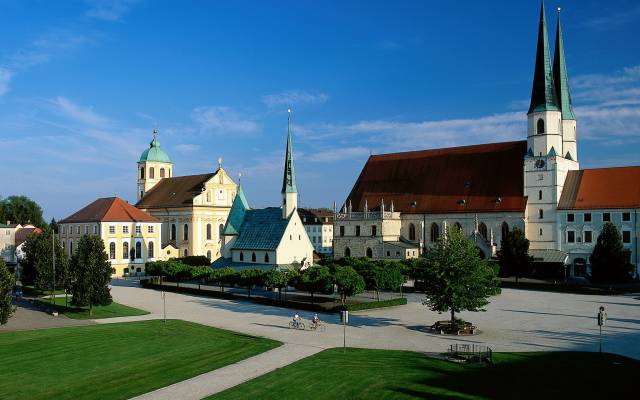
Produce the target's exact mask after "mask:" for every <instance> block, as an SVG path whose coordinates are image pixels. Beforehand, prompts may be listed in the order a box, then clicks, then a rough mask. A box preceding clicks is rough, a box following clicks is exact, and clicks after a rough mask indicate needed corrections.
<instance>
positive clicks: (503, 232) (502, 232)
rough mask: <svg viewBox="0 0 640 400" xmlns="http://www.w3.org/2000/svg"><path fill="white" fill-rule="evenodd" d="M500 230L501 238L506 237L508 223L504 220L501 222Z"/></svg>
mask: <svg viewBox="0 0 640 400" xmlns="http://www.w3.org/2000/svg"><path fill="white" fill-rule="evenodd" d="M500 232H501V234H502V236H501V239H504V238H506V237H507V235H508V234H509V224H507V222H506V221H505V222H503V223H502V227H501V228H500Z"/></svg>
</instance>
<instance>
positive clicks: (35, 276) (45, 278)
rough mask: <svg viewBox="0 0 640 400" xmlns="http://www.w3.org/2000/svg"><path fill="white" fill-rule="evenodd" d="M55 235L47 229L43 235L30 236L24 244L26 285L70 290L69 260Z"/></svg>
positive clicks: (23, 278) (22, 263) (24, 277)
mask: <svg viewBox="0 0 640 400" xmlns="http://www.w3.org/2000/svg"><path fill="white" fill-rule="evenodd" d="M53 237H55V235H53V234H52V231H51V229H49V228H48V227H46V228H45V229H44V230H43V232H42V233H40V234H38V233H36V234H33V235H30V236H29V237H28V238H27V240H26V241H25V244H24V252H25V257H24V258H23V259H22V260H21V261H20V265H21V267H22V268H21V271H22V276H21V280H22V282H23V283H25V284H33V285H34V286H35V287H36V288H38V289H40V290H52V289H53V286H54V283H55V287H56V289H69V287H68V284H67V283H68V280H69V279H68V277H69V258H68V257H67V253H66V252H65V251H64V249H63V248H62V245H61V243H60V241H59V240H57V239H56V240H55V245H54V241H53ZM54 254H55V282H54V279H53V277H54V271H53V255H54Z"/></svg>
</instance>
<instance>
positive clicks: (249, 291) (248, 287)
mask: <svg viewBox="0 0 640 400" xmlns="http://www.w3.org/2000/svg"><path fill="white" fill-rule="evenodd" d="M247 294H248V295H249V296H248V297H251V286H247Z"/></svg>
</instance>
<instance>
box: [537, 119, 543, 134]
mask: <svg viewBox="0 0 640 400" xmlns="http://www.w3.org/2000/svg"><path fill="white" fill-rule="evenodd" d="M537 128H538V129H537V131H538V135H541V134H543V133H544V120H543V119H542V118H539V119H538V126H537Z"/></svg>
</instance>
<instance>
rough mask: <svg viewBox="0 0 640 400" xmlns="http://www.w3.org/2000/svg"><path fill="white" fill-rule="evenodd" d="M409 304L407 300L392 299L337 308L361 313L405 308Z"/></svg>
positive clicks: (402, 298) (337, 308)
mask: <svg viewBox="0 0 640 400" xmlns="http://www.w3.org/2000/svg"><path fill="white" fill-rule="evenodd" d="M405 304H407V298H406V297H401V298H399V299H391V300H380V301H372V302H369V303H354V304H347V305H345V306H344V307H342V306H338V307H336V308H335V310H336V311H338V310H343V309H344V310H347V311H361V310H370V309H372V308H384V307H394V306H403V305H405Z"/></svg>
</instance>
